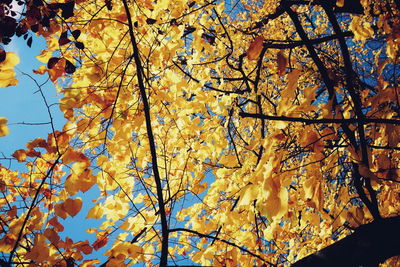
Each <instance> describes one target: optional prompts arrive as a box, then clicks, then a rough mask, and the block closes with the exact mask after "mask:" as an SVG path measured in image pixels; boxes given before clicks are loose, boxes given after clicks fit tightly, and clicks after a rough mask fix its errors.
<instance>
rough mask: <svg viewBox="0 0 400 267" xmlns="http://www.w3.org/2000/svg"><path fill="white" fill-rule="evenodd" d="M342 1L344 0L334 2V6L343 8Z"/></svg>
mask: <svg viewBox="0 0 400 267" xmlns="http://www.w3.org/2000/svg"><path fill="white" fill-rule="evenodd" d="M344 1H345V0H336V6H338V7H343V6H344ZM348 1H350V0H348Z"/></svg>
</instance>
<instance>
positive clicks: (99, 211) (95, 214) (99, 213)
mask: <svg viewBox="0 0 400 267" xmlns="http://www.w3.org/2000/svg"><path fill="white" fill-rule="evenodd" d="M101 217H103V207H102V206H101V205H100V204H96V205H95V206H94V207H93V208H91V209H90V210H89V212H88V214H87V216H86V218H87V219H89V218H92V219H100V218H101Z"/></svg>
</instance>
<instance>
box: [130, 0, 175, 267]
mask: <svg viewBox="0 0 400 267" xmlns="http://www.w3.org/2000/svg"><path fill="white" fill-rule="evenodd" d="M123 3H124V8H125V12H126V15H127V17H128V24H129V35H130V38H131V43H132V48H133V58H134V60H135V64H136V75H137V79H138V86H139V90H140V95H141V97H142V102H143V109H144V115H145V120H146V129H147V136H148V139H149V145H150V153H151V163H152V169H153V174H154V180H155V183H156V188H157V201H158V205H159V211H160V218H161V257H160V266H162V267H163V266H167V260H168V235H169V232H168V224H167V216H166V213H165V204H164V197H163V188H162V184H161V178H160V173H159V171H158V163H157V152H156V144H155V140H154V135H153V129H152V127H151V114H150V105H149V102H148V100H147V95H146V88H145V85H144V79H143V67H142V62H141V60H140V51H139V48H138V45H137V43H136V38H135V34H134V31H133V23H132V19H131V14H130V11H129V6H128V3H127V0H123Z"/></svg>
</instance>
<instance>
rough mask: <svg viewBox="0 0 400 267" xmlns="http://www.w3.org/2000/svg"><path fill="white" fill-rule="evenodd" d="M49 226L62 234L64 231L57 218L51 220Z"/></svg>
mask: <svg viewBox="0 0 400 267" xmlns="http://www.w3.org/2000/svg"><path fill="white" fill-rule="evenodd" d="M49 224H50V225H52V226H54V230H56V231H57V232H62V231H64V226H63V225H62V224H61V223H59V222H58V219H57V217H53V218H51V219H50V220H49Z"/></svg>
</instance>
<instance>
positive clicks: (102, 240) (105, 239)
mask: <svg viewBox="0 0 400 267" xmlns="http://www.w3.org/2000/svg"><path fill="white" fill-rule="evenodd" d="M107 242H108V237H107V236H100V237H99V238H97V240H96V241H94V243H93V244H92V247H93V248H94V250H99V249H100V248H102V247H104V246H105V245H107Z"/></svg>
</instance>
